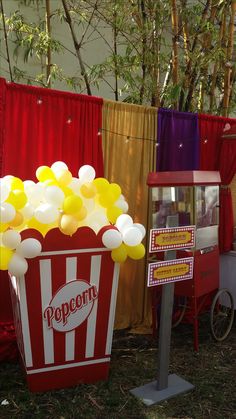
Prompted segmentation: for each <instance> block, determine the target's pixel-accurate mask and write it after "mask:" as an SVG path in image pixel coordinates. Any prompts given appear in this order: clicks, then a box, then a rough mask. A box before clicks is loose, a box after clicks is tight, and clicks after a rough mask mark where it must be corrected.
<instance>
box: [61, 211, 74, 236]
mask: <svg viewBox="0 0 236 419" xmlns="http://www.w3.org/2000/svg"><path fill="white" fill-rule="evenodd" d="M78 226H79V222H78V220H77V219H76V218H75V217H73V215H69V214H63V215H62V216H61V218H60V220H59V229H60V231H61V232H62V233H63V234H66V235H67V236H72V235H73V234H74V233H75V232H76V231H77V229H78Z"/></svg>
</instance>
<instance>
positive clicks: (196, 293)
mask: <svg viewBox="0 0 236 419" xmlns="http://www.w3.org/2000/svg"><path fill="white" fill-rule="evenodd" d="M220 182H221V181H220V175H219V173H218V172H213V171H180V172H158V173H156V172H155V173H149V176H148V181H147V184H148V186H149V188H150V190H151V193H150V209H151V211H150V218H151V219H150V225H151V228H152V229H158V228H165V227H167V225H168V224H169V223H170V221H171V220H172V221H173V220H174V224H175V225H176V226H195V245H194V247H193V248H191V249H184V250H181V248H179V249H178V247H177V249H178V250H177V249H176V250H177V252H176V257H177V258H182V257H188V256H193V257H194V270H193V278H192V279H190V280H187V281H179V282H176V283H175V298H174V307H173V323H175V324H176V323H179V322H180V321H181V320H182V319H183V317H184V315H186V314H187V311H188V314H189V315H188V319H189V321H190V322H191V323H193V327H194V349H195V350H196V351H197V350H198V345H199V342H198V318H199V315H200V314H201V313H203V312H204V311H210V324H211V332H212V335H213V337H214V338H215V339H216V340H218V341H222V340H223V339H225V338H226V337H227V336H228V334H229V332H230V330H231V327H232V323H233V316H234V303H233V297H232V295H231V294H230V292H229V291H228V290H227V289H220V290H219V247H218V223H219V185H220ZM162 257H163V253H162V254H161V253H159V252H157V253H155V252H154V253H150V254H149V261H153V260H155V259H156V260H160V259H161V258H162ZM160 289H161V287H160V286H159V287H158V286H157V287H153V288H152V291H153V325H154V328H155V327H156V322H157V321H158V320H157V318H158V313H159V307H158V306H159V303H160V298H159V297H158V295H160ZM154 313H155V314H154ZM173 323H172V325H173Z"/></svg>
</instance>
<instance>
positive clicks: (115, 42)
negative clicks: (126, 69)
mask: <svg viewBox="0 0 236 419" xmlns="http://www.w3.org/2000/svg"><path fill="white" fill-rule="evenodd" d="M116 19H117V12H116V9H115V10H114V13H113V47H114V64H115V92H114V93H115V100H116V101H118V99H119V97H118V69H117V23H116Z"/></svg>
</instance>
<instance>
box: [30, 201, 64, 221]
mask: <svg viewBox="0 0 236 419" xmlns="http://www.w3.org/2000/svg"><path fill="white" fill-rule="evenodd" d="M59 215H60V213H59V211H58V209H57V208H56V207H55V206H54V205H52V204H41V205H39V206H38V207H37V208H36V210H35V211H34V216H35V218H36V220H37V221H39V222H40V223H42V224H50V223H54V221H56V220H58V218H59Z"/></svg>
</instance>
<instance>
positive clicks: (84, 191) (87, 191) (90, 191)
mask: <svg viewBox="0 0 236 419" xmlns="http://www.w3.org/2000/svg"><path fill="white" fill-rule="evenodd" d="M80 193H81V195H83V196H84V198H87V199H90V198H94V196H95V195H96V193H97V189H96V186H95V185H94V184H93V182H88V183H84V184H83V185H82V186H81V188H80Z"/></svg>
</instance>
